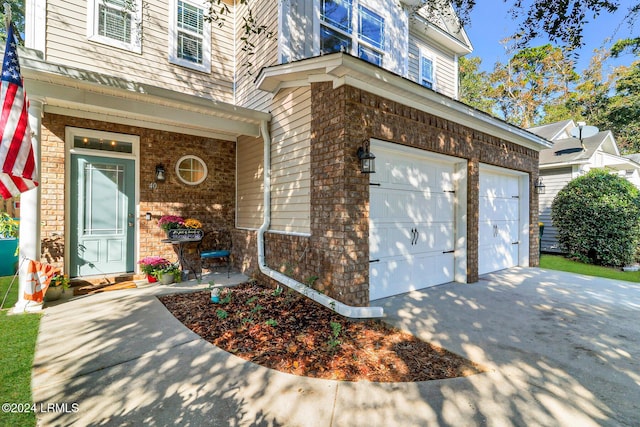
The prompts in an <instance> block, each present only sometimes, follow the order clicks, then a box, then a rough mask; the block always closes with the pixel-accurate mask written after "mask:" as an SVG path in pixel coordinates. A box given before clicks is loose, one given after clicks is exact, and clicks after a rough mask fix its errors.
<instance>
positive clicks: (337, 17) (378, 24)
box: [320, 0, 384, 66]
mask: <svg viewBox="0 0 640 427" xmlns="http://www.w3.org/2000/svg"><path fill="white" fill-rule="evenodd" d="M357 1H358V0H322V5H321V7H322V9H321V12H320V15H321V21H322V22H321V28H320V50H321V52H322V53H333V52H341V51H344V52H348V53H350V54H353V55H357V56H359V57H360V58H362V59H364V60H366V61H369V62H371V63H373V64H376V65H378V66H382V58H383V56H384V19H383V18H382V17H381V16H380V15H378V14H377V13H375V12H373V11H372V10H370V9H367V8H366V7H364V6H362V5H358V7H357V9H356V8H354V2H357ZM354 12H355V13H354Z"/></svg>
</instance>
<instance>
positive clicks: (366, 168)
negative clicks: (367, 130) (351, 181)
mask: <svg viewBox="0 0 640 427" xmlns="http://www.w3.org/2000/svg"><path fill="white" fill-rule="evenodd" d="M358 159H360V172H362V173H375V172H376V156H374V155H373V153H372V152H370V151H369V141H365V142H364V145H363V146H362V147H360V148H358Z"/></svg>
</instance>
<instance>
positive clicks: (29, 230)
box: [0, 3, 43, 313]
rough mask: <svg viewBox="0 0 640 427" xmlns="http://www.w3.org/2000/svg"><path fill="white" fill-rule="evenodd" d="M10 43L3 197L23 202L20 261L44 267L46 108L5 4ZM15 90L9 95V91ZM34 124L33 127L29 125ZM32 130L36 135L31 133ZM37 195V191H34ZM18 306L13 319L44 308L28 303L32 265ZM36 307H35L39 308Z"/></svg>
mask: <svg viewBox="0 0 640 427" xmlns="http://www.w3.org/2000/svg"><path fill="white" fill-rule="evenodd" d="M4 10H5V21H6V28H7V43H6V47H5V52H4V59H3V62H2V74H1V76H0V82H1V84H2V88H3V90H2V92H1V93H2V97H1V100H0V106H1V107H2V118H3V120H2V123H1V124H2V126H1V129H0V133H1V136H2V138H1V147H2V149H1V150H0V164H1V166H2V171H1V173H0V193H2V197H3V198H5V199H6V198H8V197H11V196H15V195H18V194H22V196H21V199H20V202H21V206H20V235H19V239H18V242H19V245H20V257H21V258H23V259H24V258H28V259H30V260H34V261H39V260H40V255H41V252H42V242H41V237H40V236H41V234H40V233H41V229H40V225H41V224H40V221H41V214H40V206H41V191H40V186H39V185H38V181H37V180H38V171H39V170H40V161H41V159H40V148H41V147H40V138H41V135H40V126H41V117H42V107H43V105H42V104H43V103H42V102H41V101H36V102H33V103H31V104H30V103H29V100H28V99H27V95H26V92H25V90H24V80H23V79H22V75H21V71H20V61H19V59H18V46H17V43H16V40H15V38H14V33H15V26H14V25H13V23H12V22H11V8H10V6H9V4H7V3H5V4H4ZM5 88H6V90H5ZM9 88H10V90H9ZM30 123H32V124H33V126H32V125H31V124H30ZM32 129H33V130H34V132H32ZM29 190H33V191H29ZM19 265H20V267H19V268H20V271H19V291H18V302H17V303H16V305H15V306H14V307H13V310H12V313H24V312H27V311H36V310H41V309H42V303H38V301H30V300H27V299H26V298H25V290H26V289H27V287H28V286H30V284H32V283H33V280H30V279H31V278H32V277H33V273H31V274H30V273H29V271H28V265H29V264H25V263H24V262H22V263H20V264H19ZM34 303H35V304H34Z"/></svg>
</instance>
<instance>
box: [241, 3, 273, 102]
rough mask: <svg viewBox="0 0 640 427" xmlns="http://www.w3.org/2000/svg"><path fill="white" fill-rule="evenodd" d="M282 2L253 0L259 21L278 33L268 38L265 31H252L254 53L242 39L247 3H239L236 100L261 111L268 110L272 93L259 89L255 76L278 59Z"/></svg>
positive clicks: (253, 7)
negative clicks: (280, 3)
mask: <svg viewBox="0 0 640 427" xmlns="http://www.w3.org/2000/svg"><path fill="white" fill-rule="evenodd" d="M278 3H279V2H276V1H273V0H253V1H252V2H251V10H252V13H253V17H254V19H255V20H256V21H257V25H266V26H267V29H268V31H272V32H273V34H274V37H272V38H270V39H267V38H266V37H265V35H264V34H258V35H256V34H252V35H250V36H249V42H251V43H253V44H254V48H253V55H249V54H248V52H246V51H243V50H242V49H243V47H244V46H245V44H244V42H243V41H242V40H241V38H242V37H245V30H244V27H243V26H242V25H241V23H242V22H243V21H242V18H243V16H247V6H246V5H238V6H237V7H236V13H237V15H238V16H237V22H238V25H237V28H236V46H237V53H238V54H237V71H236V88H237V89H236V100H235V103H236V104H237V105H239V106H242V107H246V108H252V109H256V110H260V111H268V110H269V103H270V102H271V94H270V93H267V92H262V91H258V90H256V87H255V78H256V75H257V74H258V72H259V71H260V69H261V68H262V67H267V66H270V65H275V64H277V63H278V40H277V37H278V22H279V20H278Z"/></svg>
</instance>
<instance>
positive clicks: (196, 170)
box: [176, 155, 209, 185]
mask: <svg viewBox="0 0 640 427" xmlns="http://www.w3.org/2000/svg"><path fill="white" fill-rule="evenodd" d="M208 173H209V171H208V169H207V164H206V163H205V162H204V160H202V159H201V158H200V157H198V156H193V155H187V156H182V157H180V159H179V160H178V162H177V163H176V175H178V178H179V179H180V181H182V182H184V183H185V184H188V185H198V184H200V183H201V182H203V181H204V180H205V179H206V178H207V175H208Z"/></svg>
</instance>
